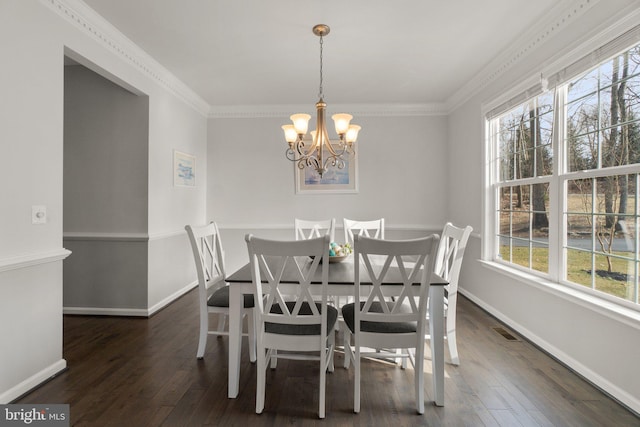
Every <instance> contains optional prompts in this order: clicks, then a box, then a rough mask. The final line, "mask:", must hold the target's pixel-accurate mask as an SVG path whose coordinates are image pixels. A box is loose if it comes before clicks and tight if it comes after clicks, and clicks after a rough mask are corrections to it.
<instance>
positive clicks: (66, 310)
mask: <svg viewBox="0 0 640 427" xmlns="http://www.w3.org/2000/svg"><path fill="white" fill-rule="evenodd" d="M196 286H198V282H197V281H193V282H191V283H189V284H188V285H187V286H185V287H183V288H182V289H178V290H177V291H176V292H174V293H173V294H171V295H169V296H168V297H166V298H164V299H163V300H162V301H160V302H158V303H156V304H154V305H153V306H152V307H150V308H148V309H145V308H109V307H63V308H62V313H63V314H77V315H85V316H134V317H150V316H152V315H154V314H155V313H157V312H158V311H160V310H162V309H163V308H164V307H166V306H167V305H169V304H171V303H172V302H173V301H175V300H177V299H178V298H180V297H181V296H182V295H184V294H186V293H187V292H189V291H190V290H191V289H193V288H195V287H196Z"/></svg>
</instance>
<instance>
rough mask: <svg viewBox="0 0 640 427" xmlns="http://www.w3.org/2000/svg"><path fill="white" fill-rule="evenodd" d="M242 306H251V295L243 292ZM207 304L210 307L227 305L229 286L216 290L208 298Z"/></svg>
mask: <svg viewBox="0 0 640 427" xmlns="http://www.w3.org/2000/svg"><path fill="white" fill-rule="evenodd" d="M243 296H244V308H252V307H253V295H252V294H244V295H243ZM207 305H208V306H211V307H227V308H228V307H229V286H223V287H221V288H220V289H218V290H216V291H215V292H214V293H213V294H211V296H210V297H209V299H208V300H207Z"/></svg>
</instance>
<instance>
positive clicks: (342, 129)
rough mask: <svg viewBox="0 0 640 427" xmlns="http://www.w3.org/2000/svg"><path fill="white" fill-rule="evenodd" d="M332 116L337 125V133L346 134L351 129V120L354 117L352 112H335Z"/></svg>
mask: <svg viewBox="0 0 640 427" xmlns="http://www.w3.org/2000/svg"><path fill="white" fill-rule="evenodd" d="M331 118H332V119H333V121H334V123H335V125H336V133H337V134H338V135H344V134H345V133H347V130H349V122H350V121H351V119H353V116H352V115H351V114H334V115H333V116H331Z"/></svg>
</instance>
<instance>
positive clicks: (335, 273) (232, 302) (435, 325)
mask: <svg viewBox="0 0 640 427" xmlns="http://www.w3.org/2000/svg"><path fill="white" fill-rule="evenodd" d="M354 273H355V266H354V256H349V257H348V258H347V259H345V260H344V261H342V262H339V263H329V279H328V295H329V296H336V297H340V296H351V297H353V296H354V286H355V283H354V282H355V275H354ZM316 274H317V277H316V278H313V279H312V280H311V286H310V290H311V292H312V294H314V295H320V294H321V292H322V286H321V284H322V279H321V269H318V270H317V271H316ZM287 277H291V279H287ZM296 278H297V276H296V275H295V272H294V270H293V269H291V270H290V271H286V270H285V271H284V273H283V279H282V281H281V285H280V287H281V288H282V291H283V292H291V294H294V293H295V291H296V289H295V287H296V286H299V285H297V284H296V283H295V279H296ZM368 280H369V279H368V276H367V273H366V269H365V268H361V269H360V286H361V287H362V286H366V285H367V282H368ZM226 282H227V283H228V284H229V380H228V381H229V383H228V395H229V398H231V399H233V398H236V397H237V396H238V393H239V385H240V357H241V347H242V326H243V325H242V323H243V322H242V311H241V308H242V306H243V305H242V304H243V295H244V294H253V292H254V287H253V281H252V278H251V264H250V263H247V264H245V265H244V266H242V267H241V268H240V269H238V270H237V271H236V272H234V273H233V274H231V275H230V276H228V277H227V279H226ZM287 282H290V283H291V287H290V288H287V286H286V284H287ZM368 283H370V281H369V282H368ZM314 285H315V286H314ZM382 285H383V287H382V289H383V293H384V295H385V296H390V297H391V296H394V295H399V294H400V292H401V291H402V287H403V286H402V281H401V279H400V275H399V274H398V275H397V276H396V277H394V275H393V274H387V277H386V279H385V281H384V282H383V283H382ZM416 285H417V284H416ZM445 285H447V281H446V280H444V279H443V278H442V277H440V276H438V275H437V274H435V273H432V275H431V280H430V285H429V305H428V307H427V310H428V314H429V335H430V340H429V341H430V344H431V364H432V378H433V396H434V402H435V404H436V405H437V406H444V287H445ZM415 288H416V290H417V289H418V288H419V287H418V286H415Z"/></svg>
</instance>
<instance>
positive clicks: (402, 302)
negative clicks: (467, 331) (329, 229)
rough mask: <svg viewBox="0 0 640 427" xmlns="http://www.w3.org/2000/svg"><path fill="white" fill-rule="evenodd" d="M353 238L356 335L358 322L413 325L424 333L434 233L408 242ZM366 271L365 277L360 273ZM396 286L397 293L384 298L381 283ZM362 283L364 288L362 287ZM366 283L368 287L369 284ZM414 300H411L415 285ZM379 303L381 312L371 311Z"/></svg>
mask: <svg viewBox="0 0 640 427" xmlns="http://www.w3.org/2000/svg"><path fill="white" fill-rule="evenodd" d="M354 239H355V242H354V243H355V245H354V246H355V260H354V265H355V283H356V286H355V295H354V296H355V301H362V302H363V303H361V304H362V306H361V308H360V310H355V316H354V317H355V327H356V331H355V332H356V333H359V332H360V322H361V321H366V322H384V323H394V322H417V323H418V331H417V332H420V331H422V333H424V327H425V326H424V319H425V315H426V310H427V297H428V292H429V284H430V279H431V274H432V273H433V271H434V267H435V255H436V251H437V246H438V241H439V237H438V235H437V234H434V235H431V236H428V237H423V238H419V239H411V240H380V239H371V238H368V237H363V236H358V235H356V236H354ZM363 269H364V271H366V276H368V277H364V275H363V274H362V271H363ZM384 282H386V283H389V282H391V283H397V284H398V286H401V287H400V288H399V289H401V290H400V294H399V295H398V296H396V297H395V298H393V299H392V300H390V299H389V298H385V295H384V294H383V290H382V288H381V284H382V283H384ZM363 284H366V285H367V286H362V285H363ZM369 284H370V285H369ZM418 284H419V286H420V288H419V289H418V292H417V294H418V298H415V294H416V292H415V291H416V286H418ZM376 304H379V305H380V307H381V308H382V312H380V311H379V310H378V311H377V312H374V311H372V310H371V309H372V306H374V305H376Z"/></svg>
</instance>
